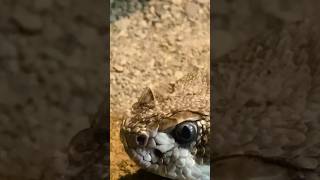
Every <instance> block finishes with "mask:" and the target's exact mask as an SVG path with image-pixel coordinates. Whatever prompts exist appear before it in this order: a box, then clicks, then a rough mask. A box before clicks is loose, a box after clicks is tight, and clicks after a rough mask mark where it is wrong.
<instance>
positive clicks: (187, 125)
mask: <svg viewBox="0 0 320 180" xmlns="http://www.w3.org/2000/svg"><path fill="white" fill-rule="evenodd" d="M173 137H174V138H175V140H176V141H177V142H178V143H180V144H188V143H191V142H192V141H194V140H195V139H196V138H197V126H196V125H195V124H194V123H193V122H183V123H180V124H178V125H177V126H176V127H175V129H174V130H173Z"/></svg>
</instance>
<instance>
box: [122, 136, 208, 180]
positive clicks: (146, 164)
mask: <svg viewBox="0 0 320 180" xmlns="http://www.w3.org/2000/svg"><path fill="white" fill-rule="evenodd" d="M133 136H134V135H133V134H132V132H128V131H125V130H121V139H122V140H123V144H124V147H125V150H126V152H127V153H128V154H129V156H130V158H131V159H133V160H134V161H135V162H136V163H137V164H138V165H139V166H140V167H141V168H143V169H145V170H147V171H150V172H153V173H155V174H158V175H160V176H164V177H167V178H171V179H190V180H193V179H209V170H208V169H209V165H203V164H198V163H197V162H196V161H195V160H194V159H195V157H194V155H193V154H192V153H191V152H190V151H189V150H188V149H186V148H183V147H181V146H180V145H179V144H178V143H177V142H176V141H175V139H174V138H173V137H172V136H171V134H170V133H166V132H158V131H157V130H153V131H150V132H149V133H148V137H149V138H148V142H147V143H146V145H145V146H140V145H136V144H134V143H135V141H134V140H133V139H132V137H133ZM133 141H134V142H133Z"/></svg>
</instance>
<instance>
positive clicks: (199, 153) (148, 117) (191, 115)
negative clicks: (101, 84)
mask: <svg viewBox="0 0 320 180" xmlns="http://www.w3.org/2000/svg"><path fill="white" fill-rule="evenodd" d="M209 96H210V78H209V73H208V71H205V70H199V71H197V72H194V73H190V74H187V75H186V76H184V77H183V78H182V79H180V80H178V81H177V82H176V83H174V84H168V85H162V86H160V87H157V88H155V89H151V88H146V89H145V90H144V92H143V93H142V95H141V97H140V98H139V100H138V102H137V103H135V104H134V105H133V106H132V113H131V115H130V117H127V118H126V119H125V120H124V121H123V124H122V127H121V131H120V133H121V140H122V142H123V144H124V147H125V150H126V152H127V153H128V154H129V156H130V157H131V158H132V159H133V160H134V161H135V162H136V163H137V164H138V165H139V166H141V167H142V168H143V169H146V170H147V171H150V172H153V173H155V174H158V175H161V176H164V177H168V178H172V179H184V178H187V179H209V172H210V170H209V167H210V166H209V163H210V148H209V144H208V142H209V134H210V97H209ZM179 125H180V127H181V125H182V127H184V125H187V126H188V127H189V128H190V127H194V131H195V133H194V135H195V136H194V139H193V140H191V141H190V142H188V143H185V142H181V140H179V135H177V134H175V132H180V131H179V130H177V129H179V128H178V126H179ZM184 128H186V127H184ZM181 131H182V130H181Z"/></svg>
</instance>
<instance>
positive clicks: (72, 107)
mask: <svg viewBox="0 0 320 180" xmlns="http://www.w3.org/2000/svg"><path fill="white" fill-rule="evenodd" d="M106 3H107V2H105V1H98V0H90V1H83V0H82V1H78V0H77V1H76V0H30V1H24V0H3V1H1V5H0V14H1V15H0V22H1V23H0V179H1V180H7V179H8V180H9V179H10V180H13V179H14V180H38V179H43V176H42V174H43V172H44V171H46V170H47V169H48V166H49V165H52V162H53V161H52V157H54V156H57V155H59V153H60V151H63V148H64V147H66V145H67V144H68V142H69V140H70V139H71V137H72V136H73V135H75V134H76V133H77V132H78V131H79V130H81V129H83V128H87V127H88V126H89V119H90V117H91V115H93V114H94V113H95V112H96V111H97V109H98V105H99V104H100V103H101V102H102V100H103V93H104V91H105V88H104V84H105V82H104V81H105V75H106V66H105V64H106V43H107V40H106V36H105V35H106V14H107V12H106V8H105V7H106V6H107V5H106Z"/></svg>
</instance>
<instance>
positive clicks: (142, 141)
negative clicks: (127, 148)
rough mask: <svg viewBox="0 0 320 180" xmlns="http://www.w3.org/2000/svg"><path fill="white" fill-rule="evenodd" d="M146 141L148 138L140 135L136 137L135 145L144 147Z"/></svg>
mask: <svg viewBox="0 0 320 180" xmlns="http://www.w3.org/2000/svg"><path fill="white" fill-rule="evenodd" d="M147 140H148V137H147V136H146V135H145V134H140V135H138V136H137V144H138V145H140V146H145V145H146V142H147Z"/></svg>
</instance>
